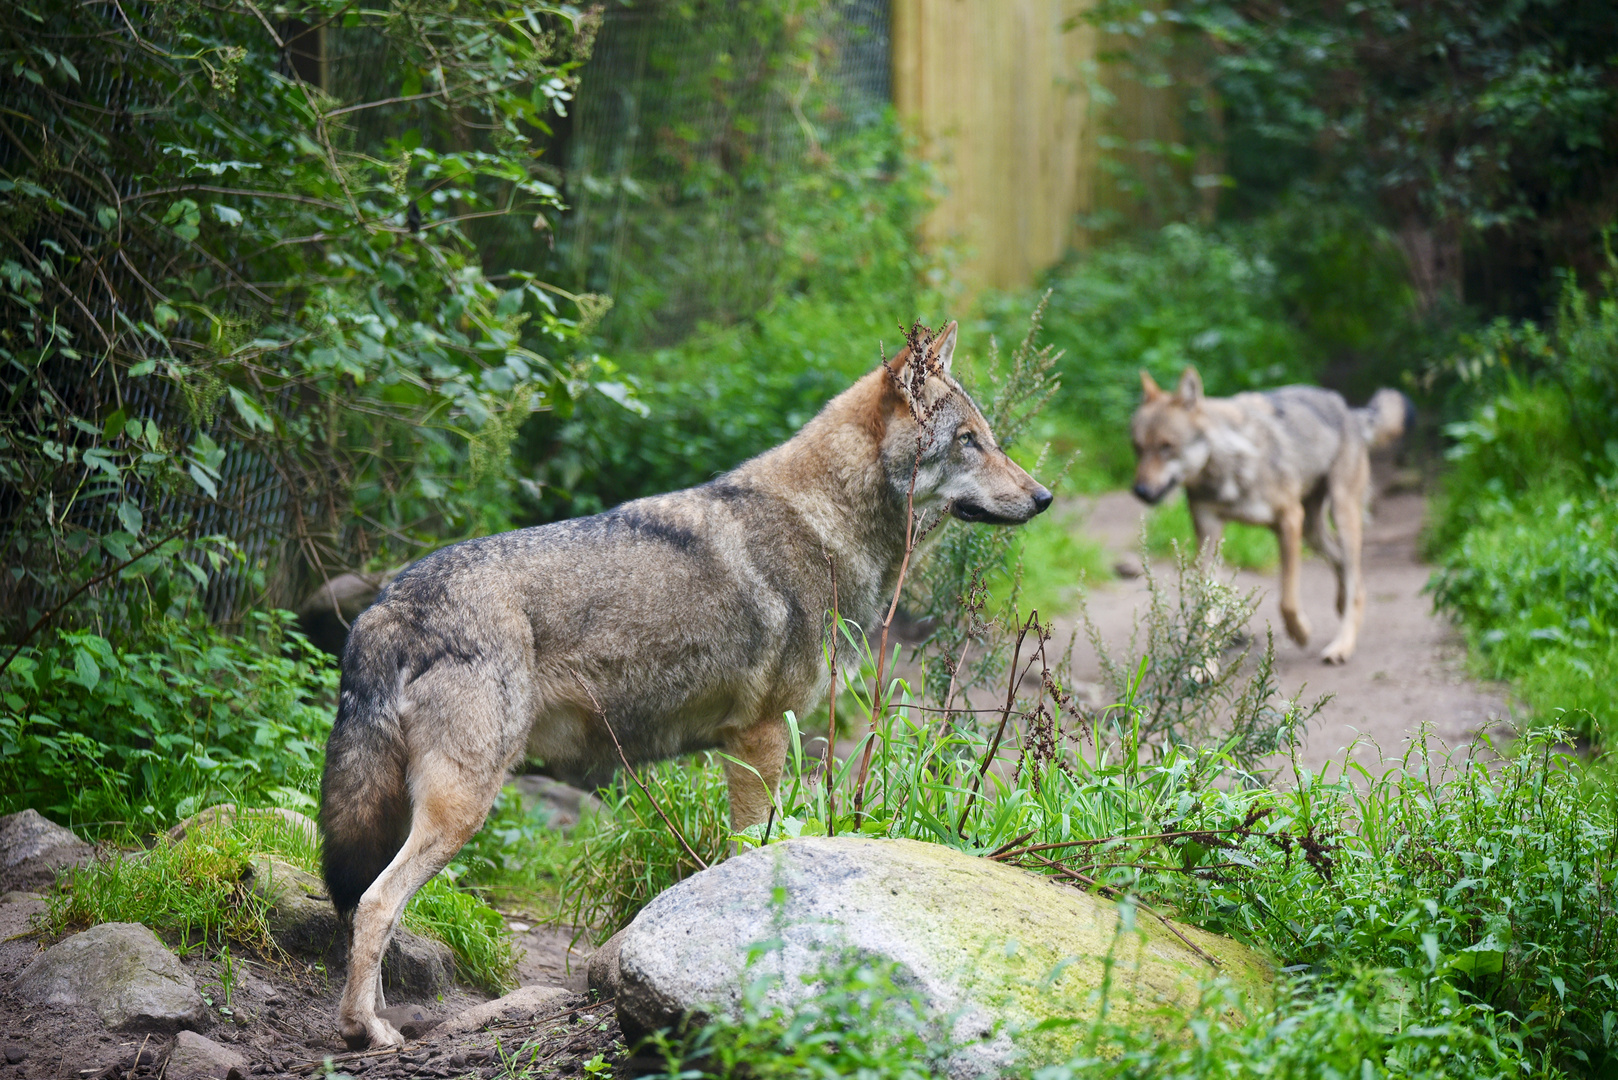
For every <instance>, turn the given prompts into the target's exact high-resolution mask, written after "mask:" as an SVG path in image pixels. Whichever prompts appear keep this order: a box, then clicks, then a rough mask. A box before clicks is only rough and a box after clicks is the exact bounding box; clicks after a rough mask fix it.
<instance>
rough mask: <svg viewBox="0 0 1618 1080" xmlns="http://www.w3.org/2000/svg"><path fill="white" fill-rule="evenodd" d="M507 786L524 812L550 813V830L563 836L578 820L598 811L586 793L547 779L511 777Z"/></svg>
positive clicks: (598, 805) (598, 807) (544, 777)
mask: <svg viewBox="0 0 1618 1080" xmlns="http://www.w3.org/2000/svg"><path fill="white" fill-rule="evenodd" d="M511 786H512V787H514V788H516V789H517V795H518V797H519V798H521V799H522V808H523V809H524V810H528V811H532V810H533V809H534V808H535V807H536V806H539V807H544V808H545V809H547V810H549V811H550V824H551V827H552V828H556V829H560V830H562V831H563V832H566V831H568V830H569V829H571V828H573V826H575V825H577V824H578V823H579V819H580V818H581V817H584V816H587V815H591V814H595V813H597V812H598V811H600V809H601V800H600V799H598V798H596V797H595V796H594V795H591V794H590V793H589V792H588V791H583V790H581V789H579V788H576V787H573V786H572V785H571V784H564V783H562V782H561V781H560V780H553V779H551V778H550V777H548V776H537V775H527V776H517V777H513V778H512V781H511Z"/></svg>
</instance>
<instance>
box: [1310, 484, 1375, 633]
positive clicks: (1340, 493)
mask: <svg viewBox="0 0 1618 1080" xmlns="http://www.w3.org/2000/svg"><path fill="white" fill-rule="evenodd" d="M1362 490H1363V485H1353V484H1344V485H1341V486H1339V485H1337V484H1333V485H1332V495H1331V503H1332V516H1333V517H1335V518H1336V519H1337V534H1338V536H1339V537H1341V538H1342V543H1343V561H1342V564H1341V568H1340V570H1339V571H1338V575H1337V597H1338V600H1337V610H1338V611H1339V612H1342V614H1343V624H1342V626H1340V627H1339V628H1338V630H1337V637H1336V638H1335V639H1333V641H1332V643H1331V644H1330V645H1327V646H1326V647H1325V649H1323V650H1322V651H1321V653H1320V658H1321V659H1322V660H1324V661H1326V662H1327V663H1328V664H1341V663H1343V662H1344V661H1345V660H1347V659H1348V658H1349V657H1350V656H1353V655H1354V647H1355V645H1356V644H1358V642H1359V634H1360V623H1361V621H1362V620H1364V618H1365V577H1364V575H1363V574H1361V573H1360V549H1361V547H1362V532H1363V526H1364V521H1363V520H1362V518H1361V517H1360V513H1361V507H1362V506H1363V505H1364V502H1363V499H1362V495H1361V491H1362ZM1345 595H1346V596H1347V599H1348V603H1347V610H1344V603H1343V598H1344V596H1345Z"/></svg>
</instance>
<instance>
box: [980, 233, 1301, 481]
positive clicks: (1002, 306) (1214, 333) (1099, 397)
mask: <svg viewBox="0 0 1618 1080" xmlns="http://www.w3.org/2000/svg"><path fill="white" fill-rule="evenodd" d="M1045 284H1046V285H1047V287H1048V288H1049V289H1050V291H1051V292H1050V301H1049V308H1048V311H1047V314H1046V316H1045V323H1044V333H1045V341H1046V342H1048V343H1049V344H1050V345H1051V346H1053V347H1055V348H1057V349H1059V350H1061V351H1062V353H1063V357H1062V362H1061V364H1060V366H1059V368H1058V373H1059V375H1060V377H1061V383H1062V386H1061V390H1060V391H1059V392H1058V393H1057V395H1056V397H1055V398H1054V399H1053V401H1052V409H1051V410H1050V414H1048V417H1047V420H1046V424H1045V426H1043V427H1042V428H1040V429H1038V430H1036V432H1035V434H1036V435H1037V436H1039V437H1044V438H1051V439H1052V441H1053V444H1054V446H1053V448H1054V449H1055V450H1056V451H1057V452H1058V453H1062V454H1066V453H1068V452H1070V451H1072V450H1075V449H1076V450H1078V451H1079V452H1080V457H1079V461H1078V471H1077V473H1076V479H1077V480H1078V482H1079V484H1080V485H1081V486H1082V487H1084V488H1088V489H1091V490H1101V489H1105V488H1111V487H1116V486H1118V485H1119V484H1122V483H1124V482H1126V478H1127V477H1128V476H1129V475H1130V473H1131V471H1132V470H1133V467H1134V458H1133V455H1132V454H1131V452H1130V448H1129V417H1130V416H1131V414H1132V413H1133V412H1134V410H1135V406H1136V405H1137V404H1138V403H1139V398H1140V378H1139V374H1138V373H1139V372H1140V371H1141V370H1142V369H1146V370H1148V371H1150V372H1152V374H1153V375H1154V376H1156V377H1157V378H1158V379H1159V380H1160V381H1172V380H1173V379H1177V378H1178V377H1179V374H1180V372H1181V370H1182V369H1183V368H1184V367H1185V366H1186V365H1188V364H1194V365H1196V367H1197V370H1198V371H1199V372H1201V374H1202V378H1203V382H1204V384H1205V386H1206V387H1207V390H1208V393H1210V394H1213V395H1225V394H1234V393H1237V392H1239V391H1242V390H1256V389H1261V388H1264V387H1270V386H1275V385H1278V384H1281V383H1287V382H1307V381H1313V380H1314V377H1315V373H1316V371H1317V369H1318V367H1319V364H1320V359H1321V357H1320V353H1319V351H1318V350H1317V348H1316V346H1315V345H1314V344H1313V343H1312V342H1311V341H1310V340H1309V339H1308V338H1307V337H1306V336H1305V335H1304V334H1303V333H1301V332H1300V331H1299V329H1298V328H1297V327H1296V326H1294V325H1293V324H1292V323H1291V322H1289V321H1288V312H1287V308H1286V305H1285V303H1284V300H1285V297H1284V296H1283V294H1282V291H1281V287H1280V283H1279V281H1278V278H1277V269H1276V265H1275V263H1274V261H1273V260H1272V259H1271V257H1270V256H1269V254H1268V253H1267V252H1266V251H1265V249H1264V247H1263V246H1261V245H1259V244H1257V243H1256V242H1254V241H1253V240H1252V238H1250V237H1243V236H1240V235H1236V234H1232V235H1229V236H1225V235H1221V234H1218V233H1213V232H1209V231H1205V230H1199V229H1194V228H1192V227H1190V226H1186V225H1170V226H1168V227H1166V228H1164V229H1163V230H1161V231H1160V232H1158V233H1156V234H1155V235H1153V236H1150V237H1148V238H1146V239H1144V240H1141V241H1139V242H1122V243H1118V244H1115V245H1109V246H1107V247H1104V248H1099V249H1096V250H1093V251H1090V252H1086V253H1084V254H1081V255H1078V256H1076V257H1075V258H1074V259H1073V261H1072V262H1070V263H1068V264H1065V265H1063V266H1061V267H1058V268H1057V269H1056V270H1054V271H1052V272H1051V274H1050V276H1049V277H1048V278H1047V279H1046V282H1045ZM1032 302H1033V301H1032V299H1031V297H1029V296H1027V295H1023V294H1006V295H1000V296H991V297H988V298H986V299H985V301H984V304H983V311H984V317H983V320H982V321H981V322H980V323H977V324H975V325H974V327H973V329H974V331H975V332H977V333H984V332H987V333H993V334H996V335H998V336H1001V337H1004V336H1005V335H1006V330H1007V329H1008V328H1009V327H1012V326H1018V325H1020V324H1021V323H1023V322H1025V321H1026V320H1027V317H1028V312H1029V309H1030V307H1031V306H1032Z"/></svg>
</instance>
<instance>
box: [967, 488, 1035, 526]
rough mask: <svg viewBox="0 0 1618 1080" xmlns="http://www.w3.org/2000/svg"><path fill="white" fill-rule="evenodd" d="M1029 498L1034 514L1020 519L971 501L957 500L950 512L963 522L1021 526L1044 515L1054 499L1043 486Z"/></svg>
mask: <svg viewBox="0 0 1618 1080" xmlns="http://www.w3.org/2000/svg"><path fill="white" fill-rule="evenodd" d="M1028 497H1029V499H1030V500H1031V501H1032V502H1033V504H1034V512H1033V513H1032V514H1025V515H1021V516H1018V517H1012V516H1010V515H1007V514H1002V513H1000V512H998V511H996V510H991V509H989V508H988V507H986V506H983V505H982V504H980V503H975V502H973V501H972V500H970V499H959V500H957V501H956V502H955V503H954V504H953V505H952V506H951V507H950V508H949V512H950V513H952V514H954V515H955V516H956V517H957V518H959V519H961V520H962V521H970V522H975V523H977V524H979V525H1021V524H1022V523H1023V522H1025V521H1029V520H1031V519H1033V518H1034V517H1036V516H1038V515H1039V514H1042V513H1044V512H1045V508H1046V507H1048V506H1050V504H1051V499H1052V495H1051V493H1050V492H1049V491H1047V490H1046V489H1045V488H1044V487H1043V486H1040V487H1037V488H1036V489H1035V490H1034V492H1033V493H1032V494H1030V495H1029V496H1028Z"/></svg>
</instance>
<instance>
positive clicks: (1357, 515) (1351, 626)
mask: <svg viewBox="0 0 1618 1080" xmlns="http://www.w3.org/2000/svg"><path fill="white" fill-rule="evenodd" d="M1140 380H1141V387H1142V390H1143V391H1144V396H1143V399H1142V401H1141V404H1140V407H1139V408H1138V409H1136V410H1135V417H1134V420H1133V421H1131V423H1130V438H1131V440H1132V441H1133V442H1134V444H1135V455H1136V458H1137V461H1136V467H1135V487H1134V491H1135V494H1136V495H1137V496H1139V497H1140V498H1141V499H1142V500H1144V501H1145V502H1148V503H1155V502H1158V501H1160V500H1161V499H1162V498H1163V496H1165V495H1167V494H1168V493H1169V492H1170V491H1172V490H1174V486H1175V485H1176V484H1183V485H1184V486H1185V497H1186V501H1187V502H1188V503H1189V504H1190V507H1191V521H1192V524H1193V525H1194V526H1195V528H1196V533H1197V546H1198V547H1199V549H1200V548H1201V547H1202V546H1203V545H1205V544H1207V543H1209V542H1217V541H1218V538H1219V535H1220V533H1221V532H1223V530H1224V527H1225V525H1224V523H1225V522H1227V521H1245V522H1248V523H1250V524H1253V525H1268V526H1269V527H1270V528H1271V529H1273V530H1275V534H1276V536H1277V537H1278V538H1279V539H1280V541H1281V617H1282V619H1283V620H1284V621H1285V622H1286V627H1287V633H1288V634H1289V635H1291V637H1292V640H1294V641H1296V642H1297V643H1298V644H1299V645H1307V644H1308V643H1309V619H1308V617H1307V616H1306V615H1304V613H1303V611H1302V609H1301V608H1300V607H1299V605H1298V574H1299V566H1300V560H1301V557H1302V548H1301V540H1302V538H1303V537H1304V536H1305V535H1306V534H1307V535H1308V537H1309V542H1310V544H1311V545H1312V546H1313V547H1314V548H1315V549H1316V550H1318V551H1319V552H1320V553H1321V554H1322V555H1324V556H1325V557H1326V560H1327V561H1328V562H1330V563H1331V565H1332V568H1333V569H1334V570H1335V571H1336V572H1337V614H1338V615H1340V616H1342V619H1343V623H1342V626H1341V627H1340V628H1339V629H1338V631H1337V636H1336V637H1335V638H1333V639H1332V641H1331V644H1329V645H1327V646H1326V647H1325V648H1324V649H1323V650H1321V653H1320V656H1321V659H1323V660H1325V661H1326V662H1328V663H1333V664H1341V663H1343V662H1345V661H1346V660H1347V659H1348V658H1349V657H1350V656H1352V655H1354V646H1355V643H1356V642H1357V640H1358V637H1359V631H1360V623H1361V621H1362V620H1363V619H1364V617H1365V579H1364V577H1363V576H1362V575H1361V574H1360V540H1361V531H1362V526H1363V523H1364V515H1365V508H1366V505H1367V503H1368V502H1369V500H1370V494H1371V461H1370V456H1369V451H1370V450H1371V449H1375V448H1377V447H1380V446H1385V445H1387V444H1388V443H1391V442H1393V441H1394V440H1396V439H1398V438H1399V437H1400V436H1401V435H1403V434H1404V432H1405V430H1406V429H1407V428H1408V427H1409V423H1410V416H1411V414H1412V409H1411V405H1410V401H1409V399H1408V398H1406V397H1405V396H1404V395H1403V394H1401V393H1399V392H1398V391H1397V390H1378V391H1377V392H1376V394H1375V395H1373V396H1372V398H1371V402H1370V404H1369V405H1367V406H1366V407H1365V408H1363V409H1353V408H1350V407H1349V406H1348V403H1347V402H1345V401H1344V400H1343V398H1342V395H1340V394H1338V393H1337V392H1336V391H1333V390H1324V389H1321V388H1320V387H1317V386H1283V387H1282V388H1280V389H1279V390H1269V391H1266V392H1264V393H1250V394H1237V395H1236V396H1235V397H1229V398H1210V397H1205V396H1204V395H1203V392H1202V378H1201V377H1200V376H1199V375H1198V374H1197V371H1196V369H1195V368H1189V367H1188V368H1186V369H1185V373H1184V374H1183V375H1182V376H1181V377H1180V385H1179V386H1178V388H1176V390H1175V391H1174V393H1172V394H1171V393H1169V392H1168V391H1166V390H1164V389H1162V388H1161V387H1159V386H1158V385H1157V383H1156V382H1154V381H1153V380H1152V377H1151V376H1150V375H1148V374H1147V373H1146V372H1144V371H1142V372H1141V374H1140ZM1328 511H1329V512H1330V514H1331V518H1332V522H1333V523H1334V524H1335V525H1336V535H1335V536H1333V535H1332V533H1331V531H1330V530H1329V529H1328V527H1327V522H1326V515H1327V512H1328Z"/></svg>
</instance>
